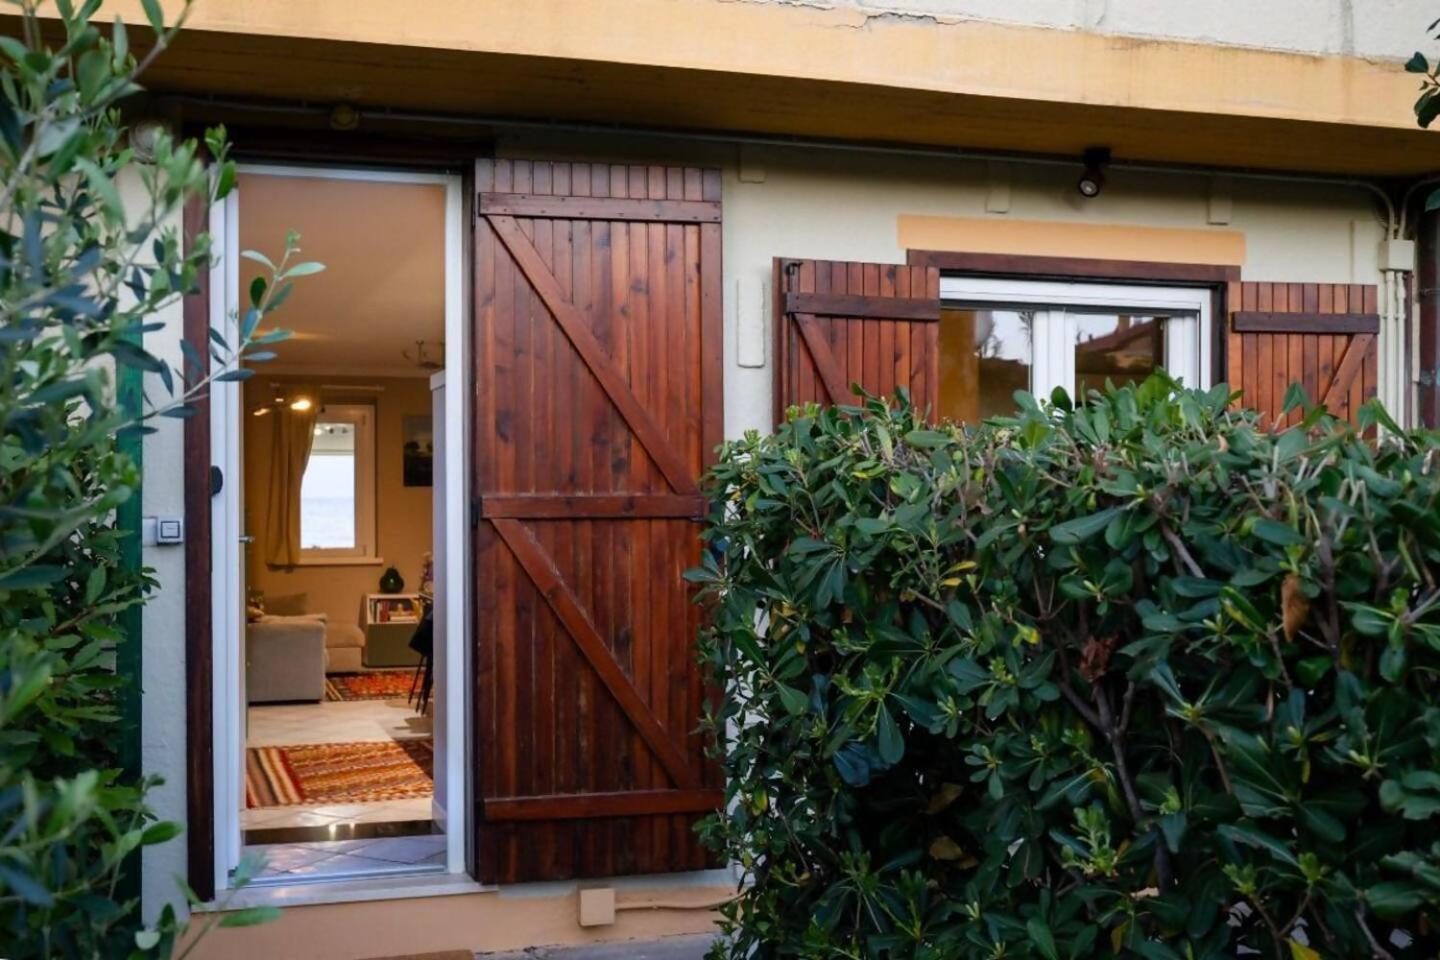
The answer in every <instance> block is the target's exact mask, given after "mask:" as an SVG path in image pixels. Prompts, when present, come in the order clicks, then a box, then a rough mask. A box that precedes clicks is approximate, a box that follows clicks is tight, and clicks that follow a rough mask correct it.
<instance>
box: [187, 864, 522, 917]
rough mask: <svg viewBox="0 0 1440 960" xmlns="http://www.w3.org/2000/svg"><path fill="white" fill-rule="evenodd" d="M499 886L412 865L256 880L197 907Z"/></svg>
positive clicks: (452, 892)
mask: <svg viewBox="0 0 1440 960" xmlns="http://www.w3.org/2000/svg"><path fill="white" fill-rule="evenodd" d="M498 889H499V888H498V887H495V886H489V885H486V884H482V883H477V882H476V881H475V880H474V879H472V878H471V877H470V875H469V874H465V873H441V872H437V871H431V872H428V873H427V872H420V871H416V870H415V869H413V868H409V869H402V870H401V871H400V872H397V873H386V874H383V875H371V876H365V877H359V876H356V877H345V878H343V879H340V878H334V877H332V878H329V879H326V878H324V877H316V878H314V879H310V880H298V879H296V878H295V877H275V878H272V879H271V880H268V881H263V882H262V881H259V880H256V881H253V882H252V883H251V884H250V885H249V886H247V887H245V888H244V889H243V890H232V891H228V892H227V893H226V894H222V895H221V898H220V900H218V901H217V902H214V903H206V904H201V905H200V906H197V907H196V908H195V909H196V910H197V911H199V912H203V913H224V912H227V911H230V910H244V909H246V908H248V907H300V906H308V905H316V904H323V903H357V902H364V901H367V900H407V899H410V898H412V897H455V896H464V895H468V894H473V893H493V892H495V891H496V890H498Z"/></svg>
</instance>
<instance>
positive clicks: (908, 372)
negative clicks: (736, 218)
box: [775, 259, 940, 422]
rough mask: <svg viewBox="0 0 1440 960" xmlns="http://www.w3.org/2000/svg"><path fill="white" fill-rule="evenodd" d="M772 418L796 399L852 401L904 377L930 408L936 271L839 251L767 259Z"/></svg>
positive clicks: (936, 368)
mask: <svg viewBox="0 0 1440 960" xmlns="http://www.w3.org/2000/svg"><path fill="white" fill-rule="evenodd" d="M775 309H776V324H775V333H776V348H775V419H776V421H777V422H778V421H780V420H781V419H783V418H784V415H785V408H786V407H789V406H791V405H793V404H802V403H809V402H815V403H851V402H853V401H854V399H855V395H854V394H853V393H852V392H851V391H850V385H851V384H852V383H858V384H859V385H860V386H862V387H864V388H865V389H866V390H868V391H869V392H870V393H872V394H875V395H877V396H887V397H888V396H893V395H894V394H895V388H896V387H899V386H903V387H907V388H908V389H909V390H910V395H911V397H912V398H913V400H914V402H915V404H916V406H919V407H928V408H930V409H932V410H933V409H934V407H935V397H936V390H937V388H938V386H939V379H940V347H939V330H940V326H939V320H940V272H939V271H938V270H937V269H935V268H934V267H923V266H904V265H899V264H891V263H846V262H844V261H839V260H783V259H782V260H776V261H775Z"/></svg>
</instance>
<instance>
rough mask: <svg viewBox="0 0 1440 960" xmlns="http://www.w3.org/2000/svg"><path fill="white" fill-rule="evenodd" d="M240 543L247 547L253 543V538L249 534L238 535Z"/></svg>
mask: <svg viewBox="0 0 1440 960" xmlns="http://www.w3.org/2000/svg"><path fill="white" fill-rule="evenodd" d="M240 542H241V543H244V544H247V545H248V544H251V543H254V542H255V537H254V535H252V534H249V533H242V534H240Z"/></svg>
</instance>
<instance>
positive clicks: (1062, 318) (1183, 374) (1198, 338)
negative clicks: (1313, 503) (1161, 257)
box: [940, 276, 1212, 398]
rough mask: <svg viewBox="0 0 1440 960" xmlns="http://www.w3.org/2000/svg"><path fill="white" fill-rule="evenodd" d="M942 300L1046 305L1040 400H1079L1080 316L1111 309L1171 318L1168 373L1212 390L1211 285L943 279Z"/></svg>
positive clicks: (1036, 385)
mask: <svg viewBox="0 0 1440 960" xmlns="http://www.w3.org/2000/svg"><path fill="white" fill-rule="evenodd" d="M940 299H941V300H942V301H943V302H945V303H947V304H994V305H996V306H1000V305H1004V306H1029V307H1037V308H1039V309H1038V310H1037V315H1036V321H1035V327H1034V330H1033V334H1032V335H1033V336H1034V338H1035V342H1034V344H1033V345H1032V351H1031V355H1032V356H1033V358H1034V359H1033V361H1032V366H1031V378H1032V379H1031V392H1032V393H1035V394H1036V395H1037V396H1040V397H1048V396H1049V395H1050V391H1051V389H1052V388H1054V387H1057V386H1059V387H1064V388H1065V391H1066V392H1067V393H1068V394H1069V395H1070V396H1071V397H1072V398H1073V397H1074V396H1075V333H1074V319H1073V318H1074V314H1076V313H1088V312H1093V311H1099V310H1108V309H1115V310H1136V311H1142V310H1143V311H1154V312H1158V313H1163V314H1165V315H1166V316H1167V317H1169V319H1168V320H1167V322H1166V324H1165V369H1166V370H1167V371H1168V372H1169V373H1170V374H1171V375H1172V376H1174V377H1177V378H1178V379H1180V380H1182V381H1184V383H1185V386H1187V387H1199V388H1200V389H1209V387H1210V383H1211V380H1212V377H1211V373H1212V371H1211V367H1210V365H1211V346H1210V341H1211V335H1210V331H1211V323H1212V318H1211V315H1210V314H1211V308H1210V290H1209V289H1208V288H1204V287H1158V286H1156V287H1152V286H1140V285H1127V284H1114V283H1065V282H1060V281H1050V280H1018V279H998V278H993V277H944V276H942V277H941V278H940ZM1057 326H1059V327H1061V329H1059V330H1057V329H1056V328H1057Z"/></svg>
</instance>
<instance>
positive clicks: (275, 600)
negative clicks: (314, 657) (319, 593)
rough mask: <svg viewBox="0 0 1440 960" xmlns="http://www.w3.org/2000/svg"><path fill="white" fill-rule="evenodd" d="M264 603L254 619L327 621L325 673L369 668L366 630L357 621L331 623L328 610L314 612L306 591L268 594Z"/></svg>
mask: <svg viewBox="0 0 1440 960" xmlns="http://www.w3.org/2000/svg"><path fill="white" fill-rule="evenodd" d="M263 603H264V605H263V607H257V608H256V609H254V610H253V611H252V614H251V617H250V619H251V621H252V622H264V621H267V620H274V619H275V618H283V619H295V618H306V619H311V620H318V621H320V623H321V624H323V625H324V632H325V642H324V646H323V649H324V651H325V657H324V659H325V673H359V672H361V671H362V670H364V669H365V663H364V655H365V632H364V631H363V630H361V629H360V627H359V625H358V624H354V623H331V622H330V618H329V616H327V615H326V614H324V613H312V612H310V610H309V609H308V608H309V605H310V598H309V596H308V595H306V594H304V593H287V594H282V595H280V596H267V597H265V598H264V601H263Z"/></svg>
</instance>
